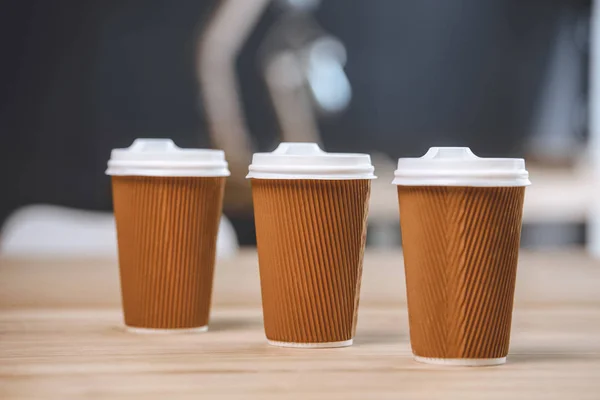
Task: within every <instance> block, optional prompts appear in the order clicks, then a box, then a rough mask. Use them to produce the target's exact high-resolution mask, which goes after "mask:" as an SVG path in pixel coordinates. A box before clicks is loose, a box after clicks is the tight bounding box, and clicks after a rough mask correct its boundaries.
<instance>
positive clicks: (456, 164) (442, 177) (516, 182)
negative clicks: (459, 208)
mask: <svg viewBox="0 0 600 400" xmlns="http://www.w3.org/2000/svg"><path fill="white" fill-rule="evenodd" d="M394 175H395V179H394V181H393V182H392V183H393V184H395V185H402V186H528V185H530V184H531V182H530V181H529V173H528V172H527V170H526V169H525V161H524V160H523V159H522V158H480V157H477V156H476V155H475V154H473V152H472V151H471V149H469V148H468V147H432V148H430V149H429V151H428V152H427V154H425V155H424V156H423V157H420V158H400V159H399V160H398V169H397V170H396V172H395V173H394Z"/></svg>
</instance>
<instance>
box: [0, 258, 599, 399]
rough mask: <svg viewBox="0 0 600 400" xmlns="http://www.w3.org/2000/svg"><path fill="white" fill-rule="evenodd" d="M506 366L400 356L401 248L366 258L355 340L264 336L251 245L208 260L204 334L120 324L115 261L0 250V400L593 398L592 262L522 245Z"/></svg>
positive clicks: (405, 343) (403, 350)
mask: <svg viewBox="0 0 600 400" xmlns="http://www.w3.org/2000/svg"><path fill="white" fill-rule="evenodd" d="M520 261H521V262H520V265H519V276H518V278H517V289H516V290H517V302H516V308H515V313H514V317H513V326H512V340H511V348H510V352H509V356H508V363H507V364H506V365H504V366H500V367H488V368H456V367H454V368H452V367H439V366H430V365H424V364H419V363H416V362H415V361H413V360H412V357H411V354H410V345H409V340H408V336H407V334H408V326H407V313H406V307H405V303H404V298H405V297H404V296H405V292H404V289H403V285H404V281H403V278H402V276H403V270H402V267H401V266H402V256H401V254H400V253H382V252H369V251H367V253H366V255H365V264H364V278H363V291H362V296H361V308H360V311H359V319H358V328H357V333H356V338H355V345H354V346H352V347H348V348H343V349H320V350H302V349H285V348H276V347H272V346H268V345H267V344H266V340H265V336H264V331H263V327H262V317H261V311H260V292H259V287H258V268H257V262H256V253H254V252H252V251H248V252H244V253H242V254H241V255H240V256H239V257H238V258H235V259H231V260H228V261H221V262H218V264H217V267H216V282H215V283H216V286H215V309H214V312H213V314H212V316H211V325H210V329H211V330H210V331H209V332H208V333H205V334H197V335H176V336H158V335H144V336H139V335H132V334H129V333H126V332H124V331H123V329H122V324H123V319H122V314H121V311H120V308H119V291H118V273H117V268H116V261H115V260H112V261H111V260H105V261H101V260H96V261H93V260H92V261H90V260H88V261H85V260H82V261H80V262H73V261H70V262H66V261H63V262H60V261H57V260H54V261H52V260H47V261H32V260H14V259H13V260H8V259H2V258H0V399H3V400H4V399H32V398H35V399H67V398H76V399H83V398H90V399H105V398H107V399H134V398H140V399H165V398H168V399H175V398H185V399H192V398H193V399H198V398H203V399H211V398H219V399H242V398H243V399H267V400H268V399H282V398H290V399H309V398H326V399H372V398H377V399H398V398H407V399H433V398H440V399H441V398H443V399H461V400H463V399H464V400H468V399H481V398H485V399H507V398H510V399H521V398H522V399H532V398H533V399H534V398H540V399H542V398H543V399H566V398H568V399H590V400H592V399H598V393H600V381H599V380H598V377H599V376H600V335H599V334H598V332H600V297H599V296H600V295H599V292H600V291H599V290H598V288H599V287H600V264H598V263H597V262H595V261H592V260H590V259H588V258H587V257H586V256H585V255H584V254H583V253H580V252H576V251H574V252H564V253H556V252H554V253H547V254H539V253H530V252H526V251H525V252H523V253H522V256H521V260H520Z"/></svg>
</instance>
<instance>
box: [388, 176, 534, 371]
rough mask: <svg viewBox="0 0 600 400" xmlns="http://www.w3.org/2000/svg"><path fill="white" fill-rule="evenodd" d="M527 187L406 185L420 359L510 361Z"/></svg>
mask: <svg viewBox="0 0 600 400" xmlns="http://www.w3.org/2000/svg"><path fill="white" fill-rule="evenodd" d="M524 194H525V187H522V186H521V187H451V186H443V187H442V186H413V187H407V186H398V199H399V203H400V220H401V229H402V243H403V249H404V264H405V272H406V286H407V296H408V312H409V322H410V341H411V346H412V350H413V353H414V355H415V356H416V358H417V360H420V361H424V362H429V363H439V364H454V365H494V364H502V363H504V362H505V360H506V355H507V353H508V347H509V340H510V327H511V316H512V309H513V295H514V289H515V278H516V272H517V258H518V253H519V241H520V235H521V217H522V210H523V199H524Z"/></svg>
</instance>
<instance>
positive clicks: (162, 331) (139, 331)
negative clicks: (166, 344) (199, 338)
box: [125, 325, 208, 335]
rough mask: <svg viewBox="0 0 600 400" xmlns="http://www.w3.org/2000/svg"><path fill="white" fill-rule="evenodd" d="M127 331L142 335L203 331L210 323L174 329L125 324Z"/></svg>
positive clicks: (206, 329)
mask: <svg viewBox="0 0 600 400" xmlns="http://www.w3.org/2000/svg"><path fill="white" fill-rule="evenodd" d="M125 331H127V332H130V333H137V334H142V335H171V334H181V333H201V332H206V331H208V325H204V326H199V327H197V328H173V329H156V328H138V327H135V326H127V325H125Z"/></svg>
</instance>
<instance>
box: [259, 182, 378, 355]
mask: <svg viewBox="0 0 600 400" xmlns="http://www.w3.org/2000/svg"><path fill="white" fill-rule="evenodd" d="M370 187H371V181H370V180H368V179H360V180H312V179H298V180H285V179H283V180H279V179H252V195H253V200H254V213H255V218H256V235H257V241H258V257H259V265H260V280H261V290H262V302H263V313H264V326H265V333H266V336H267V339H268V340H269V343H271V344H274V345H280V346H290V347H341V346H349V345H351V344H352V339H353V337H354V331H355V326H356V318H357V309H358V300H359V291H360V280H361V274H362V260H363V253H364V247H365V238H366V218H367V208H368V199H369V192H370Z"/></svg>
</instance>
